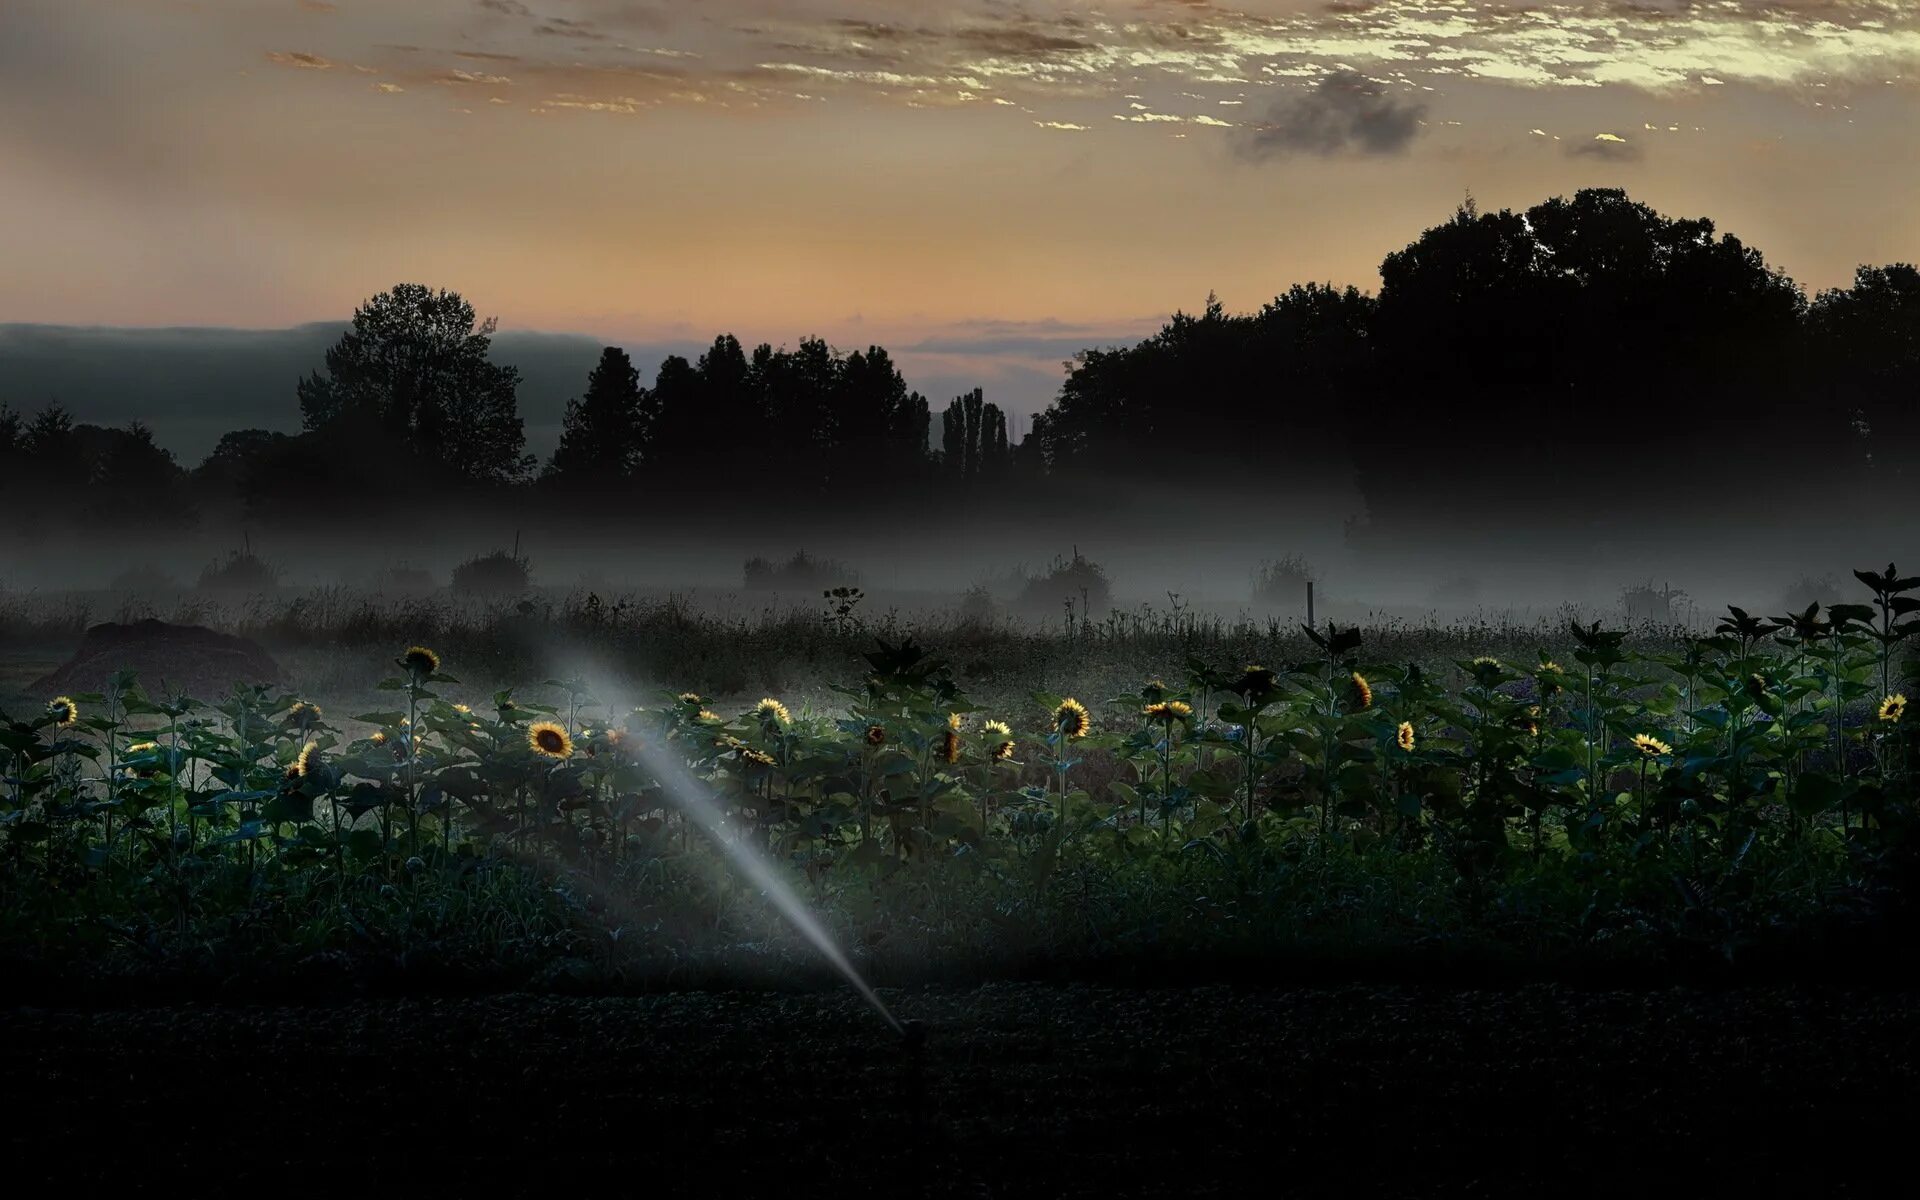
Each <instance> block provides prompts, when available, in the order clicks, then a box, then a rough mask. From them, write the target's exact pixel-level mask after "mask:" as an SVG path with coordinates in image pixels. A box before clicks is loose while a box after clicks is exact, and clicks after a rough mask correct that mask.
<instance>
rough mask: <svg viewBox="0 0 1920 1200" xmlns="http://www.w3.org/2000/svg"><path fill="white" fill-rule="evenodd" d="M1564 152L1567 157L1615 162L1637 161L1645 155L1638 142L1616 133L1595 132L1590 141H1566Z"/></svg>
mask: <svg viewBox="0 0 1920 1200" xmlns="http://www.w3.org/2000/svg"><path fill="white" fill-rule="evenodd" d="M1566 154H1567V157H1569V158H1597V159H1600V160H1601V161H1603V162H1615V163H1629V162H1639V161H1640V160H1641V159H1643V158H1645V157H1646V156H1647V153H1646V151H1645V150H1644V149H1643V148H1641V147H1640V146H1639V145H1638V144H1636V143H1634V142H1629V141H1628V140H1627V139H1626V138H1623V137H1621V136H1620V135H1619V134H1617V133H1596V134H1594V135H1593V138H1592V139H1591V140H1590V141H1584V142H1568V143H1567V149H1566Z"/></svg>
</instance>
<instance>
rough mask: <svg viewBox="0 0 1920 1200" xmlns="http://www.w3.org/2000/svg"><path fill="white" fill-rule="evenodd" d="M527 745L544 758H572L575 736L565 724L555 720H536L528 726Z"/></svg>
mask: <svg viewBox="0 0 1920 1200" xmlns="http://www.w3.org/2000/svg"><path fill="white" fill-rule="evenodd" d="M527 745H528V746H529V747H530V748H531V749H532V750H533V752H534V753H535V754H538V755H540V756H542V757H544V758H553V759H561V758H572V757H573V737H572V735H570V734H569V733H568V732H567V727H566V726H565V725H560V724H557V723H555V722H553V721H536V722H534V723H533V724H531V725H529V726H527Z"/></svg>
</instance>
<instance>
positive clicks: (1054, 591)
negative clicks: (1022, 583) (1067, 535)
mask: <svg viewBox="0 0 1920 1200" xmlns="http://www.w3.org/2000/svg"><path fill="white" fill-rule="evenodd" d="M1069 601H1071V602H1072V603H1073V606H1074V611H1075V612H1076V613H1078V614H1079V616H1080V617H1081V618H1082V619H1083V620H1084V619H1086V618H1089V617H1091V616H1092V615H1093V614H1094V613H1096V612H1104V611H1105V610H1107V609H1109V608H1112V607H1113V584H1112V583H1111V582H1109V581H1108V579H1107V573H1106V571H1105V569H1103V568H1102V567H1101V566H1100V564H1099V563H1097V562H1094V561H1093V560H1092V559H1090V558H1087V557H1086V556H1085V555H1083V554H1081V553H1080V548H1079V547H1078V546H1076V547H1074V550H1073V557H1072V558H1071V559H1066V558H1055V559H1054V560H1053V565H1052V566H1051V567H1049V568H1048V569H1047V573H1046V574H1045V575H1040V576H1036V577H1033V578H1031V579H1028V580H1027V586H1026V587H1025V588H1023V589H1022V590H1021V592H1020V605H1021V607H1023V608H1027V609H1032V610H1036V611H1038V610H1042V609H1053V608H1060V607H1063V606H1064V605H1065V604H1067V602H1069Z"/></svg>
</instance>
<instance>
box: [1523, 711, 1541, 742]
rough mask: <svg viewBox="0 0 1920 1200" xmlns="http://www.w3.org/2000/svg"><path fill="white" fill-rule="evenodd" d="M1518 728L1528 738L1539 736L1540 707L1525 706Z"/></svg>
mask: <svg viewBox="0 0 1920 1200" xmlns="http://www.w3.org/2000/svg"><path fill="white" fill-rule="evenodd" d="M1520 728H1521V730H1522V732H1524V733H1525V734H1526V735H1527V736H1528V737H1539V736H1540V706H1539V705H1538V704H1529V705H1527V711H1526V713H1525V714H1524V715H1523V716H1522V717H1521V718H1520Z"/></svg>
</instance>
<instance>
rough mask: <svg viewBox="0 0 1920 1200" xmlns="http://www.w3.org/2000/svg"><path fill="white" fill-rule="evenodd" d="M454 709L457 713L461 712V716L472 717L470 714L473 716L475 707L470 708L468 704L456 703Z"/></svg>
mask: <svg viewBox="0 0 1920 1200" xmlns="http://www.w3.org/2000/svg"><path fill="white" fill-rule="evenodd" d="M453 711H455V712H457V713H459V714H460V715H461V716H463V717H470V716H472V715H473V709H471V708H469V707H468V706H466V705H464V704H456V705H454V706H453Z"/></svg>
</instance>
